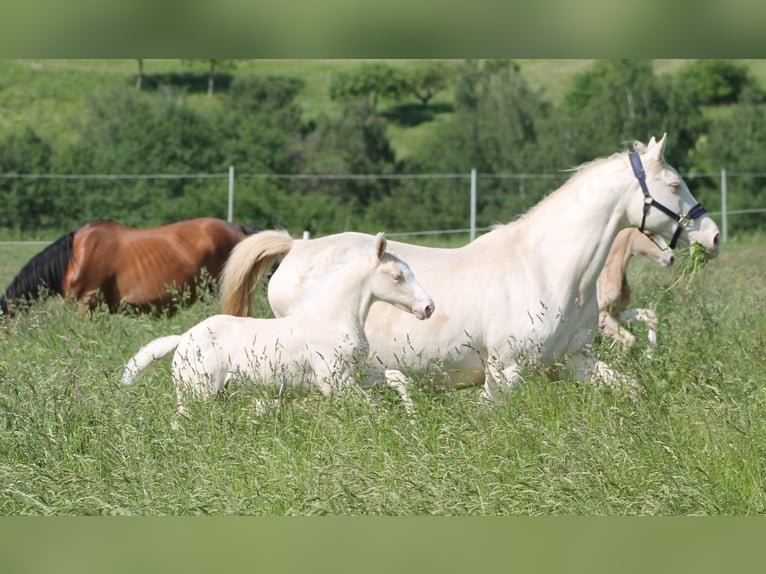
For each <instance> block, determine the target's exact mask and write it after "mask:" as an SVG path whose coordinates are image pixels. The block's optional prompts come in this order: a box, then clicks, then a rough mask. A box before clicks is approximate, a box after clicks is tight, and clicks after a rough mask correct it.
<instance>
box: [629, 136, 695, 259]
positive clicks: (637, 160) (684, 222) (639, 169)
mask: <svg viewBox="0 0 766 574" xmlns="http://www.w3.org/2000/svg"><path fill="white" fill-rule="evenodd" d="M628 157H629V158H630V166H631V167H632V168H633V174H634V175H635V176H636V179H637V180H638V184H639V185H640V186H641V191H642V192H643V193H644V216H643V217H642V218H641V227H640V228H639V229H640V231H641V233H644V234H646V232H645V231H644V224H645V223H646V214H647V213H649V209H650V208H651V207H656V208H657V209H659V210H660V211H661V212H662V213H664V214H665V215H667V216H668V217H670V218H671V219H675V220H676V221H677V222H678V225H677V226H676V230H675V232H674V233H673V238H672V239H671V240H670V248H671V249H675V247H676V242H677V241H678V237H679V236H680V235H681V231H683V230H684V229H686V228H687V227H689V225H690V224H691V222H692V221H693V220H695V219H697V218H698V217H700V216H701V215H702V214H703V213H705V208H704V207H702V204H701V203H698V204H697V205H695V206H694V207H692V208H691V209H690V210H689V212H688V213H687V214H686V215H681V214H680V213H676V212H675V211H673V210H672V209H670V208H668V207H665V206H664V205H662V204H661V203H660V202H659V201H657V200H656V199H654V198H653V197H652V196H651V194H650V193H649V188H648V187H646V173H645V172H644V166H643V164H642V163H641V157H640V156H639V155H638V153H636V152H634V151H631V152H628Z"/></svg>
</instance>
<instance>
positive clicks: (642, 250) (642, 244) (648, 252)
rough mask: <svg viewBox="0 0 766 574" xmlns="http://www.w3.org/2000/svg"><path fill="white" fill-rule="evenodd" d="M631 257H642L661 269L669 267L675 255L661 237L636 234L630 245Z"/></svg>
mask: <svg viewBox="0 0 766 574" xmlns="http://www.w3.org/2000/svg"><path fill="white" fill-rule="evenodd" d="M631 253H632V255H643V256H644V257H646V258H648V259H649V260H651V261H653V262H654V263H656V264H657V265H659V266H661V267H670V266H671V265H673V263H674V262H675V260H676V258H675V254H674V253H673V250H672V249H671V248H670V247H669V246H668V244H667V242H666V241H665V239H664V238H663V237H662V235H656V234H653V233H652V234H649V235H646V234H644V233H641V232H638V233H634V240H633V243H632V245H631Z"/></svg>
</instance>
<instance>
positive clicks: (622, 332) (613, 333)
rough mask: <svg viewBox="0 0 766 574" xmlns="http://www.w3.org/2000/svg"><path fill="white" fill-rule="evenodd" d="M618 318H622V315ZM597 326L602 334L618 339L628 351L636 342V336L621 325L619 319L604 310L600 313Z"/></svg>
mask: <svg viewBox="0 0 766 574" xmlns="http://www.w3.org/2000/svg"><path fill="white" fill-rule="evenodd" d="M620 319H622V315H620ZM598 326H599V329H601V332H602V333H604V335H606V336H607V337H612V338H614V339H617V340H618V341H620V342H621V343H622V344H623V346H624V347H625V350H626V351H628V352H630V350H631V349H632V348H633V345H635V344H636V336H635V335H634V334H633V333H631V332H630V331H628V330H627V329H625V328H624V327H622V326H621V325H620V321H619V320H618V319H617V318H615V317H614V316H613V315H610V314H609V313H607V312H606V311H602V312H601V313H600V315H599V322H598Z"/></svg>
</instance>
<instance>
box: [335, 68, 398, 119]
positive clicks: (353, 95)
mask: <svg viewBox="0 0 766 574" xmlns="http://www.w3.org/2000/svg"><path fill="white" fill-rule="evenodd" d="M406 90H407V78H406V76H405V74H404V73H403V72H402V71H401V70H400V69H399V68H395V67H393V66H389V65H388V64H384V63H380V62H375V63H364V64H361V65H360V66H359V68H358V69H357V70H355V71H344V72H339V73H337V74H335V75H334V76H333V77H332V81H331V84H330V97H331V98H332V99H333V100H340V101H355V100H364V101H366V102H367V104H368V106H369V107H370V108H371V109H373V110H376V109H377V106H378V101H379V100H380V98H382V97H389V98H394V99H396V98H399V97H400V96H401V95H402V94H403V93H404V92H405V91H406Z"/></svg>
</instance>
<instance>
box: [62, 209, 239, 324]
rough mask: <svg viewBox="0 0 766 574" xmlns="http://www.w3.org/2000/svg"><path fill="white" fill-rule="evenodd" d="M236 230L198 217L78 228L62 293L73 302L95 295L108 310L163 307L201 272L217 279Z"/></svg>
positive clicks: (222, 222) (213, 219) (98, 224)
mask: <svg viewBox="0 0 766 574" xmlns="http://www.w3.org/2000/svg"><path fill="white" fill-rule="evenodd" d="M244 237H245V234H244V232H243V231H242V228H241V226H238V225H235V224H232V223H229V222H226V221H223V220H220V219H216V218H213V217H201V218H197V219H191V220H187V221H179V222H175V223H170V224H167V225H163V226H159V227H152V228H134V227H129V226H126V225H122V224H119V223H116V222H112V221H102V222H93V223H89V224H86V225H84V226H83V227H82V228H80V230H79V232H78V233H77V235H76V236H75V241H74V253H75V255H74V258H73V259H75V260H76V261H77V264H76V265H71V266H70V268H71V271H70V273H69V274H68V278H67V290H68V291H69V292H72V293H73V294H74V295H75V296H76V297H77V298H78V299H83V298H86V297H88V296H89V294H91V293H93V292H95V291H100V292H101V293H102V294H103V296H104V299H105V302H106V303H107V305H108V306H109V307H110V308H111V309H113V310H114V309H115V308H116V307H117V306H118V305H119V304H120V303H126V304H129V305H134V306H152V305H164V304H167V303H168V302H170V301H172V300H173V297H174V293H173V291H175V290H181V289H186V288H193V287H194V283H196V281H197V280H198V279H199V276H200V273H201V272H202V270H203V269H205V270H206V271H207V273H209V275H210V276H212V277H214V278H217V277H218V276H219V275H220V273H221V270H222V268H223V265H224V263H225V262H226V258H227V257H228V256H229V253H230V252H231V250H232V248H233V247H234V246H235V245H236V244H237V243H238V242H239V241H241V240H242V239H243V238H244Z"/></svg>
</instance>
